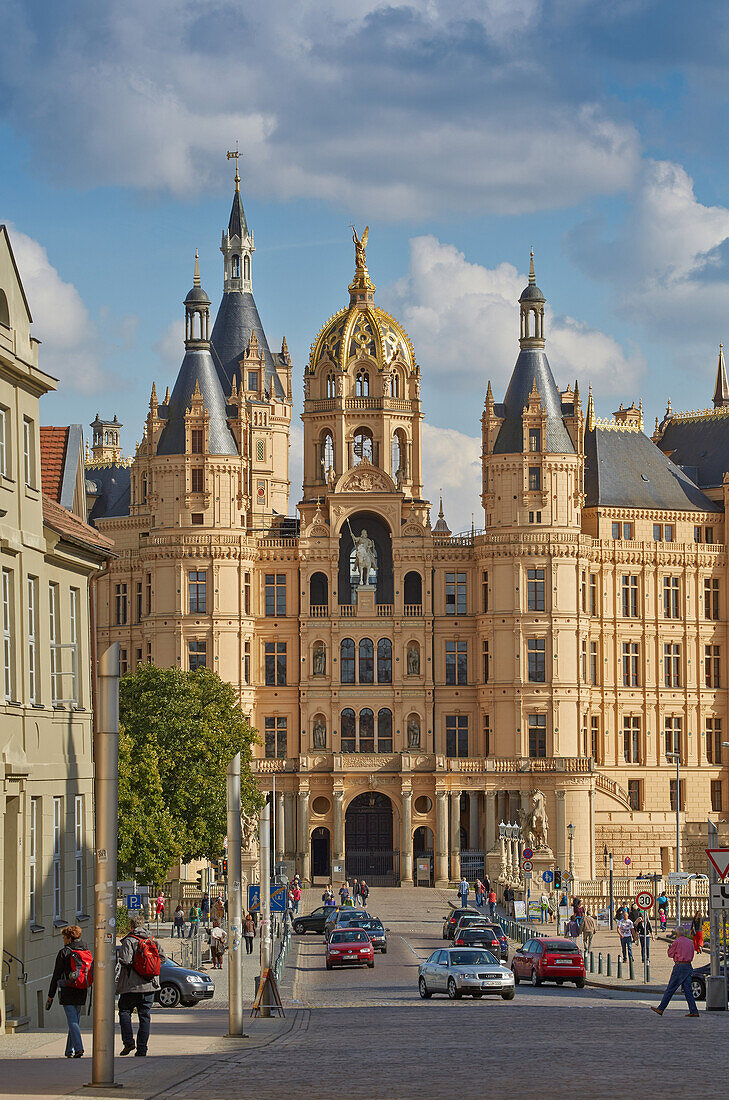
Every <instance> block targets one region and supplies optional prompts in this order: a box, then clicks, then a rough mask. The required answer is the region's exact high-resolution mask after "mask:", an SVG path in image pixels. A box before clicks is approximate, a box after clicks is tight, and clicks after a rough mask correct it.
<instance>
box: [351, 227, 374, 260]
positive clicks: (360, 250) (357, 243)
mask: <svg viewBox="0 0 729 1100" xmlns="http://www.w3.org/2000/svg"><path fill="white" fill-rule="evenodd" d="M369 235H370V227H369V226H368V225H366V226H365V231H364V233H363V234H362V239H361V240H360V238H359V237H358V236H357V230H356V229H355V228H354V226H352V240H353V241H354V265H355V268H356V270H357V272H360V271H362V272H366V271H367V252H366V249H367V238H368V237H369Z"/></svg>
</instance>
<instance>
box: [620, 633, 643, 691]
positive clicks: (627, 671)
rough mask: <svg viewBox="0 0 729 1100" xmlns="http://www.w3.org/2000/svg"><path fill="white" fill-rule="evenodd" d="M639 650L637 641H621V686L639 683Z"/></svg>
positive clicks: (636, 685) (634, 685)
mask: <svg viewBox="0 0 729 1100" xmlns="http://www.w3.org/2000/svg"><path fill="white" fill-rule="evenodd" d="M639 652H640V650H639V643H638V642H623V687H638V686H639V685H640V672H639V668H638V658H639Z"/></svg>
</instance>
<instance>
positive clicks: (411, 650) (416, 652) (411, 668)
mask: <svg viewBox="0 0 729 1100" xmlns="http://www.w3.org/2000/svg"><path fill="white" fill-rule="evenodd" d="M407 669H408V676H419V675H420V646H419V645H418V643H417V642H410V643H409V644H408V653H407Z"/></svg>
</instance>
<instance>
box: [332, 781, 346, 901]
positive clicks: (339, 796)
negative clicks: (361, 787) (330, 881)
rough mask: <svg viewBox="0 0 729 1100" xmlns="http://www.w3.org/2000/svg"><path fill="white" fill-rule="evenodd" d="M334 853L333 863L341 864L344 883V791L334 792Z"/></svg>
mask: <svg viewBox="0 0 729 1100" xmlns="http://www.w3.org/2000/svg"><path fill="white" fill-rule="evenodd" d="M333 843H334V851H333V856H334V860H333V862H337V863H341V864H342V874H341V876H340V877H341V878H342V881H344V791H335V792H334V837H333Z"/></svg>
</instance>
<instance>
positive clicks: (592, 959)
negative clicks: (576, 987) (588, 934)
mask: <svg viewBox="0 0 729 1100" xmlns="http://www.w3.org/2000/svg"><path fill="white" fill-rule="evenodd" d="M590 973H591V974H594V973H595V955H594V953H593V952H592V951H591V952H590Z"/></svg>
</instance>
